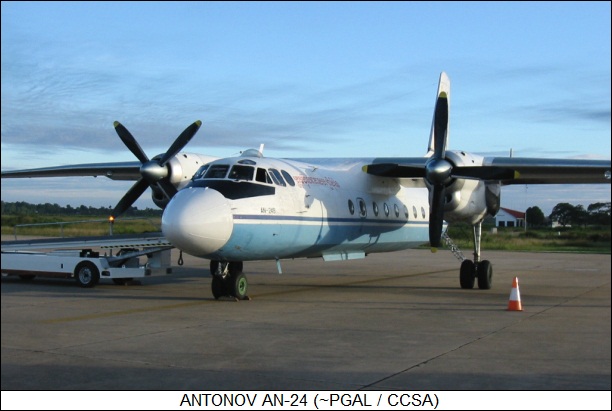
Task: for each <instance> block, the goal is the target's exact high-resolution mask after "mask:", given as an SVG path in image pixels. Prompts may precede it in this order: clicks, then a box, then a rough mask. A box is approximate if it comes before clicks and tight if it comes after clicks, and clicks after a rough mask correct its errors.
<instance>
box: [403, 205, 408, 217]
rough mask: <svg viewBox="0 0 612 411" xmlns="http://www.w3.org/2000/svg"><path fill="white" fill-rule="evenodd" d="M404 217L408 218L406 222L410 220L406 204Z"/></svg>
mask: <svg viewBox="0 0 612 411" xmlns="http://www.w3.org/2000/svg"><path fill="white" fill-rule="evenodd" d="M404 216H405V217H406V220H408V207H406V204H404Z"/></svg>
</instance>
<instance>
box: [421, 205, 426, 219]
mask: <svg viewBox="0 0 612 411" xmlns="http://www.w3.org/2000/svg"><path fill="white" fill-rule="evenodd" d="M421 215H422V216H423V220H424V219H425V216H426V214H425V209H424V208H423V207H421Z"/></svg>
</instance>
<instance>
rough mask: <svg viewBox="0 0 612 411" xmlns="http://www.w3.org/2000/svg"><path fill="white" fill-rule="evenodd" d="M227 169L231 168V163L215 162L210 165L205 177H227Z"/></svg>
mask: <svg viewBox="0 0 612 411" xmlns="http://www.w3.org/2000/svg"><path fill="white" fill-rule="evenodd" d="M227 170H229V165H227V164H215V165H212V166H210V168H209V169H208V171H207V172H206V175H205V176H204V177H205V178H225V176H226V175H227Z"/></svg>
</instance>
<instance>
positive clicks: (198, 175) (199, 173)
mask: <svg viewBox="0 0 612 411" xmlns="http://www.w3.org/2000/svg"><path fill="white" fill-rule="evenodd" d="M208 166H209V165H208V164H204V165H203V166H202V167H200V168H198V171H196V172H195V174H194V175H193V177H191V179H192V180H198V179H200V178H202V177H203V176H204V174H205V173H206V170H208Z"/></svg>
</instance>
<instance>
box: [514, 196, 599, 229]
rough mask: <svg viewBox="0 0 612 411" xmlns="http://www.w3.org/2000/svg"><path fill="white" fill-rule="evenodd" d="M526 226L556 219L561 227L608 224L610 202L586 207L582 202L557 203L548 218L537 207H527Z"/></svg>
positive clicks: (535, 225) (541, 224)
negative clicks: (576, 203)
mask: <svg viewBox="0 0 612 411" xmlns="http://www.w3.org/2000/svg"><path fill="white" fill-rule="evenodd" d="M525 218H526V220H527V226H528V227H542V226H544V225H546V224H547V223H548V222H549V221H556V222H557V223H559V225H561V226H563V227H567V226H571V225H573V226H588V225H600V226H601V225H603V226H605V225H610V202H607V203H593V204H590V205H589V206H588V207H587V208H586V209H585V208H584V206H583V205H582V204H578V205H573V204H570V203H559V204H557V205H556V206H555V207H554V208H553V209H552V212H551V213H550V215H549V216H548V220H547V219H546V217H545V216H544V213H543V212H542V210H541V209H540V208H539V207H537V206H534V207H529V208H528V209H527V211H526V212H525Z"/></svg>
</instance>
